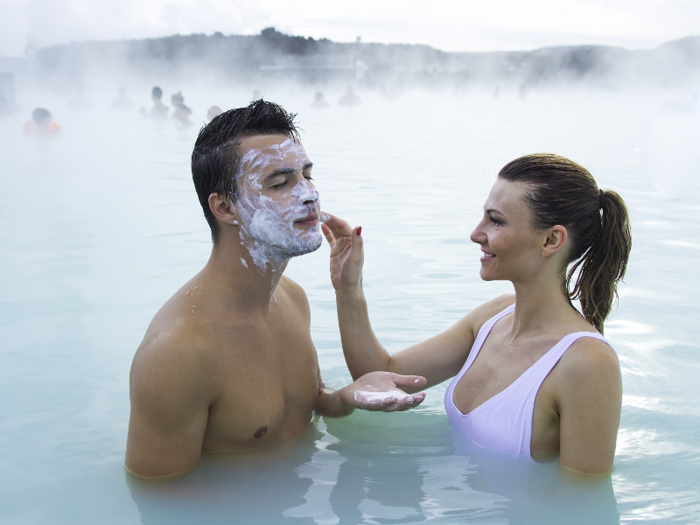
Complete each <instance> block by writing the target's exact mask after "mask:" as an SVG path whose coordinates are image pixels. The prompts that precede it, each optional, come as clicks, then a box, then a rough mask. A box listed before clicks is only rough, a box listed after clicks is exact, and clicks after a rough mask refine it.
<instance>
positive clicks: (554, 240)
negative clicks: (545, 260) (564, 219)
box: [542, 225, 569, 257]
mask: <svg viewBox="0 0 700 525" xmlns="http://www.w3.org/2000/svg"><path fill="white" fill-rule="evenodd" d="M568 239H569V232H567V231H566V228H564V226H560V225H557V226H552V227H551V228H547V236H546V237H545V239H544V243H543V245H542V255H543V256H544V257H549V256H550V255H554V254H555V253H557V252H558V251H559V250H561V249H562V248H563V247H564V245H565V244H566V241H567V240H568Z"/></svg>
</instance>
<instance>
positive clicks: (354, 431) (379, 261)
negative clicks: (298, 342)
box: [0, 87, 700, 525]
mask: <svg viewBox="0 0 700 525" xmlns="http://www.w3.org/2000/svg"><path fill="white" fill-rule="evenodd" d="M183 89H184V87H183ZM134 91H135V90H134ZM130 92H132V90H131V89H130ZM186 92H187V93H188V101H189V100H192V101H193V103H192V105H193V107H194V109H195V113H194V116H193V120H194V119H195V118H203V117H197V107H199V106H201V107H202V108H207V107H209V106H210V105H211V104H210V103H209V102H210V100H208V99H207V97H206V96H205V95H206V93H204V92H202V93H198V92H197V91H196V90H194V89H192V90H190V89H187V90H186ZM190 93H192V95H191V96H192V98H191V99H190ZM112 96H113V95H112V93H110V94H109V97H112ZM227 96H229V97H231V96H232V95H230V94H229V95H227ZM248 96H249V93H248V92H246V93H245V94H241V95H240V96H238V95H236V94H234V95H233V98H234V99H235V100H233V99H232V100H231V104H230V106H235V105H240V104H244V103H245V102H247V99H248ZM109 97H108V98H109ZM236 97H238V98H236ZM214 98H216V99H217V100H223V99H224V98H225V97H224V96H223V94H221V96H219V97H214ZM270 98H271V99H275V100H277V101H279V102H281V103H283V104H285V105H286V106H287V107H288V109H290V110H292V111H299V112H300V119H301V124H302V128H303V129H304V134H303V136H302V139H303V141H304V145H305V147H306V150H307V152H308V153H309V156H310V158H311V159H312V161H313V162H314V164H315V168H314V178H315V182H316V185H317V187H318V188H319V190H320V192H321V200H322V203H323V207H324V209H325V210H327V211H330V212H333V213H336V214H338V215H339V216H341V217H345V218H347V219H349V220H351V221H353V223H354V224H361V225H362V226H363V236H364V238H365V247H366V251H367V256H366V263H365V279H364V282H365V287H366V294H367V297H368V301H369V304H370V310H371V315H372V320H373V324H374V326H375V329H376V331H377V333H378V336H379V338H380V340H381V341H382V342H383V343H384V345H385V346H386V347H387V348H388V349H389V350H390V351H392V352H393V351H396V350H399V349H401V348H403V347H404V346H406V345H408V344H411V343H414V342H416V341H418V340H421V339H423V338H426V337H429V336H431V335H434V334H435V333H436V332H438V331H440V330H443V329H445V328H447V327H448V326H450V325H451V324H452V323H454V322H455V321H456V320H457V319H459V318H460V317H461V316H462V315H464V314H465V313H466V312H468V311H469V310H470V309H472V308H473V307H475V306H476V305H478V304H480V303H481V302H483V301H485V300H487V299H489V298H492V297H494V296H496V295H498V294H501V293H504V292H507V291H508V290H509V287H508V285H506V284H504V283H484V282H482V281H480V280H479V279H478V264H479V263H478V256H479V254H478V248H476V247H475V246H472V244H471V243H470V242H469V240H468V236H469V233H470V231H471V229H472V228H473V226H474V225H475V224H476V222H477V221H478V218H479V217H480V215H481V208H482V205H483V201H484V199H485V197H486V195H487V193H488V189H489V188H490V186H491V184H492V181H493V178H494V176H495V173H496V172H497V170H498V169H499V168H500V167H501V166H502V165H503V164H505V163H506V162H507V161H509V160H512V159H513V158H515V157H517V156H519V155H521V154H525V153H532V152H535V151H551V152H556V153H560V154H563V155H566V156H569V157H571V158H572V159H573V160H576V161H578V162H580V163H582V164H583V165H584V166H586V167H588V168H589V169H590V170H591V171H592V172H593V173H594V175H595V176H596V178H597V179H598V181H599V182H600V184H601V186H603V187H606V188H611V189H615V190H617V191H619V192H620V193H621V194H622V195H623V196H624V197H625V199H626V201H627V203H628V205H629V208H630V214H631V217H632V226H633V236H634V246H633V251H632V256H631V261H630V266H629V270H628V276H627V279H626V285H625V286H623V287H622V288H621V290H620V296H621V300H620V304H619V306H618V307H617V308H615V309H614V310H613V315H612V318H611V319H610V322H609V323H608V324H607V326H606V328H607V330H606V335H607V336H608V337H609V338H610V339H611V341H612V344H613V345H614V346H615V348H616V350H617V351H618V353H619V355H620V361H621V364H622V372H623V384H624V394H625V396H624V406H623V411H622V421H621V428H620V435H619V446H618V451H617V455H616V461H615V471H614V473H613V475H612V476H610V477H605V478H603V479H601V480H598V481H597V482H590V483H586V482H583V481H581V480H576V479H570V478H569V477H568V476H564V474H563V473H562V472H561V471H559V470H558V468H557V466H556V464H555V463H535V462H533V461H531V460H528V461H517V462H514V461H512V460H509V459H504V458H501V457H497V456H494V455H493V454H489V453H488V452H485V451H483V450H480V449H471V448H469V447H465V446H464V444H463V443H459V442H457V443H455V441H454V440H453V436H452V435H451V432H450V429H449V425H448V421H447V418H446V416H445V414H444V410H443V407H442V398H443V395H444V391H445V385H440V386H437V387H435V388H434V389H432V390H430V391H429V392H428V398H427V399H426V401H425V403H424V404H423V405H422V406H421V407H419V409H417V410H415V411H412V412H407V413H401V414H388V415H384V414H369V413H355V414H353V415H352V416H350V417H348V418H345V419H338V420H333V419H324V418H319V419H317V420H316V421H315V422H314V424H313V425H312V426H310V427H309V428H308V429H307V431H306V432H304V433H302V434H301V435H299V436H297V437H295V438H294V439H291V440H289V441H287V442H285V443H281V444H278V445H276V446H274V447H271V448H268V449H263V450H259V451H256V452H253V453H250V454H238V455H209V456H205V457H204V458H203V459H202V463H201V465H200V466H199V467H198V469H197V470H196V471H195V472H193V473H192V474H191V475H190V476H188V477H186V478H184V479H182V480H179V481H177V482H174V483H170V484H149V483H143V482H139V481H137V480H134V479H132V478H131V477H129V476H127V475H126V474H125V473H124V471H123V468H122V461H123V456H124V445H125V438H126V426H127V421H128V410H129V404H128V391H127V385H128V372H129V365H130V362H131V358H132V356H133V352H134V350H135V348H136V347H137V346H138V344H139V342H140V340H141V337H142V336H143V333H144V331H145V328H146V326H147V324H148V322H149V321H150V319H151V318H152V316H153V314H154V313H155V311H156V310H157V309H158V308H159V307H160V305H161V304H162V303H163V302H164V301H165V300H166V299H167V298H168V297H169V296H170V295H171V294H172V293H173V291H174V290H176V289H178V288H179V287H180V286H181V284H182V283H183V282H185V281H186V280H187V279H188V278H190V277H191V275H193V274H194V273H195V272H197V271H198V270H199V269H200V268H201V266H202V265H203V264H204V262H205V261H206V259H207V257H208V255H209V250H210V240H209V233H208V228H207V226H206V223H205V221H204V219H203V218H202V214H201V210H200V209H199V204H198V202H197V199H196V195H195V193H194V190H193V188H192V183H191V180H190V174H189V154H190V151H191V148H192V144H193V143H194V138H195V135H196V129H180V128H177V127H175V126H174V125H172V123H171V122H162V123H155V122H151V121H141V120H138V119H137V118H136V117H135V116H134V118H131V117H129V116H120V117H118V119H117V118H116V117H114V116H113V115H111V114H107V113H105V114H100V113H99V111H97V110H96V111H95V112H94V113H93V114H92V117H90V116H87V115H77V114H67V113H65V114H64V113H62V112H61V107H60V104H58V103H53V104H51V105H50V107H51V108H52V112H53V113H54V115H56V118H59V116H60V122H61V125H62V126H63V132H62V136H61V137H58V138H57V139H55V140H42V141H35V140H31V139H27V137H25V136H23V134H22V133H21V125H22V121H23V120H22V119H21V118H19V117H18V118H16V119H14V120H13V119H12V118H8V119H4V120H0V153H1V154H0V246H1V247H2V255H3V256H2V257H0V283H1V284H2V286H1V287H0V289H2V294H0V340H2V342H3V344H2V345H0V397H1V398H2V399H3V400H6V401H5V402H4V403H2V404H1V405H0V445H1V446H2V448H3V451H5V452H6V453H5V454H3V455H2V456H0V486H1V487H2V489H3V490H2V491H0V521H2V522H8V523H48V522H65V523H71V524H82V523H85V524H93V523H120V524H121V523H138V522H139V520H140V521H141V522H142V523H144V524H146V525H148V524H157V523H164V524H165V523H168V524H170V523H175V524H176V523H193V522H203V523H224V522H226V523H231V522H241V523H249V522H254V523H279V522H281V521H285V522H287V521H289V522H291V523H294V522H297V523H309V524H311V523H317V524H335V523H341V524H350V525H357V524H359V523H419V522H423V521H430V522H435V523H446V524H452V523H465V522H469V523H488V524H505V523H515V524H526V523H528V524H529V523H577V522H578V523H618V522H626V521H639V520H644V521H651V522H654V521H656V522H658V523H671V522H678V523H688V522H697V521H700V497H699V496H698V494H697V490H696V488H695V487H696V486H697V480H696V474H695V473H696V472H698V471H700V412H699V411H698V409H697V407H696V405H697V403H695V402H694V401H693V400H695V399H698V398H699V397H700V385H699V384H698V381H697V377H698V375H700V359H699V358H698V355H699V354H698V350H699V349H700V348H699V347H700V343H698V341H700V332H699V330H700V327H699V326H698V322H697V320H698V319H700V311H699V310H700V307H699V306H698V305H697V297H698V296H700V286H699V284H700V280H699V279H698V278H697V271H696V269H695V268H696V259H697V255H698V254H697V252H698V249H697V246H698V245H700V206H698V202H700V178H698V176H697V175H698V174H699V173H700V160H699V159H698V158H697V152H698V151H700V150H699V149H697V148H690V145H692V144H697V143H698V141H699V140H700V133H698V131H699V130H700V127H698V126H697V118H696V116H694V115H671V116H669V115H665V114H663V113H658V112H657V111H656V109H655V108H658V107H659V106H660V105H661V102H660V101H663V100H664V99H665V98H666V97H665V96H658V97H657V96H656V95H653V94H647V95H644V94H634V93H629V94H620V93H618V94H613V93H608V94H604V95H603V94H599V95H593V94H582V93H578V94H575V93H571V94H567V95H562V94H547V95H536V94H533V95H532V96H529V97H528V98H527V99H525V100H521V99H518V98H517V97H516V96H515V94H513V96H512V97H511V96H510V95H509V94H508V93H507V92H506V91H504V92H502V93H501V96H500V97H499V99H498V100H494V99H492V98H491V97H490V94H489V93H482V94H479V93H477V92H474V93H473V94H472V95H470V96H465V97H463V98H461V99H459V104H455V101H454V100H452V99H451V98H449V97H441V96H438V97H436V96H434V95H420V94H413V95H406V96H404V97H403V98H400V99H397V100H394V101H386V100H384V99H381V98H380V97H378V96H377V97H373V96H372V94H371V93H363V94H362V98H363V104H362V106H360V107H357V108H355V109H354V110H353V111H352V112H348V111H339V110H338V109H337V108H333V107H331V108H327V110H326V111H324V112H310V111H309V110H308V108H307V104H308V98H309V97H307V96H306V94H304V93H301V94H300V95H299V96H294V95H291V94H290V93H289V92H287V91H280V92H279V93H273V92H271V93H270ZM94 101H95V106H96V107H99V99H98V98H97V97H95V98H94ZM137 105H138V104H137ZM679 119H680V120H681V121H679ZM693 119H695V120H693ZM106 122H108V123H109V125H108V126H106V125H105V123H106ZM668 130H671V131H668ZM683 130H685V131H683ZM667 131H668V133H670V134H668V133H667ZM693 141H694V142H693ZM327 257H328V249H327V248H326V247H325V246H324V247H323V248H322V249H321V250H319V251H318V252H317V253H315V254H312V255H308V256H305V257H303V258H299V259H295V260H293V261H292V262H291V264H290V267H289V269H288V274H289V275H290V276H291V277H292V278H293V279H295V280H296V281H298V282H299V283H300V284H301V285H302V286H303V287H304V289H305V290H306V291H307V294H308V296H309V300H310V303H311V309H312V323H313V325H312V335H313V338H314V342H315V344H316V347H317V349H318V352H319V362H320V365H321V369H322V370H323V376H324V380H325V381H326V383H327V384H328V385H329V386H331V387H339V386H342V385H344V384H346V383H347V381H348V380H349V374H348V372H347V369H346V367H345V363H344V360H343V357H342V353H341V351H340V342H339V335H338V330H337V319H336V312H335V299H334V294H333V290H332V288H331V286H330V284H329V282H328V277H327V272H328V262H327Z"/></svg>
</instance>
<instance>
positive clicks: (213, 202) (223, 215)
mask: <svg viewBox="0 0 700 525" xmlns="http://www.w3.org/2000/svg"><path fill="white" fill-rule="evenodd" d="M209 209H210V210H211V212H212V213H213V214H214V217H216V218H217V219H218V220H220V221H221V222H223V223H225V224H233V225H235V226H237V225H238V216H237V215H236V212H235V211H233V209H232V206H231V203H230V202H229V200H228V199H225V198H223V197H222V196H221V195H220V194H218V193H212V194H211V195H209Z"/></svg>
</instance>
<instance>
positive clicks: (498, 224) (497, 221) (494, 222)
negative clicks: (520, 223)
mask: <svg viewBox="0 0 700 525" xmlns="http://www.w3.org/2000/svg"><path fill="white" fill-rule="evenodd" d="M489 219H491V222H492V223H493V224H495V225H496V226H500V225H501V224H503V223H502V222H501V221H499V220H498V219H496V218H495V217H489Z"/></svg>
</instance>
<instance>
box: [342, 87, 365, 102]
mask: <svg viewBox="0 0 700 525" xmlns="http://www.w3.org/2000/svg"><path fill="white" fill-rule="evenodd" d="M338 104H339V105H341V106H345V107H353V106H359V105H360V104H362V100H360V97H358V96H357V95H356V94H355V93H354V91H353V87H352V86H351V85H348V87H347V89H346V90H345V93H343V95H342V96H341V97H340V100H338Z"/></svg>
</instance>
